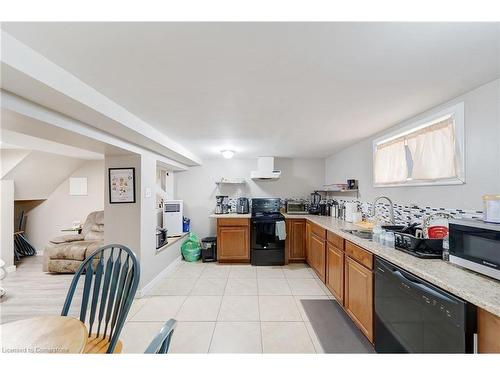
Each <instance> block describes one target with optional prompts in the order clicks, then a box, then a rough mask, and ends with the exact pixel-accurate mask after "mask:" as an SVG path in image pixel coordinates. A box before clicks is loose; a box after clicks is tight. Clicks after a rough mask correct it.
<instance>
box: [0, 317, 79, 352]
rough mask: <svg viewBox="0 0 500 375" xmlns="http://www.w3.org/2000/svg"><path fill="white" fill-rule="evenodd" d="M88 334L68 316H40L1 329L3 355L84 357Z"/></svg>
mask: <svg viewBox="0 0 500 375" xmlns="http://www.w3.org/2000/svg"><path fill="white" fill-rule="evenodd" d="M87 336H88V331H87V328H86V327H85V325H84V324H83V323H82V322H81V321H79V320H78V319H75V318H72V317H69V316H40V317H36V318H31V319H24V320H18V321H15V322H11V323H6V324H2V325H0V342H1V345H2V353H40V354H62V353H83V349H84V348H85V345H86V344H87Z"/></svg>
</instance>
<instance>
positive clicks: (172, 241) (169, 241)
mask: <svg viewBox="0 0 500 375" xmlns="http://www.w3.org/2000/svg"><path fill="white" fill-rule="evenodd" d="M188 234H189V232H185V233H183V234H181V235H180V236H177V237H169V238H168V239H167V243H166V244H165V245H163V246H162V247H159V248H158V249H156V254H159V253H161V252H162V251H163V250H165V249H167V248H168V247H170V246H172V245H173V244H175V243H176V242H178V241H179V240H182V239H183V238H185V237H187V236H188Z"/></svg>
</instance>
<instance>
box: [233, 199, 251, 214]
mask: <svg viewBox="0 0 500 375" xmlns="http://www.w3.org/2000/svg"><path fill="white" fill-rule="evenodd" d="M249 206H250V205H249V203H248V198H245V197H241V198H238V200H237V202H236V213H237V214H248V213H249V211H250V208H249Z"/></svg>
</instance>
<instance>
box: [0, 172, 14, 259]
mask: <svg viewBox="0 0 500 375" xmlns="http://www.w3.org/2000/svg"><path fill="white" fill-rule="evenodd" d="M13 233H14V181H12V180H2V181H0V258H1V259H2V260H3V261H4V262H5V267H6V268H7V267H12V266H13V265H14V236H13Z"/></svg>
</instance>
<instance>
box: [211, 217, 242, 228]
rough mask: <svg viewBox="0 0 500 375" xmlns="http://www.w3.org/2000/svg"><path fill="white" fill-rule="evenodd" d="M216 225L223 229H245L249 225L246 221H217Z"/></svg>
mask: <svg viewBox="0 0 500 375" xmlns="http://www.w3.org/2000/svg"><path fill="white" fill-rule="evenodd" d="M217 225H219V226H225V227H245V226H248V225H250V221H249V220H248V219H244V218H241V219H217Z"/></svg>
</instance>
